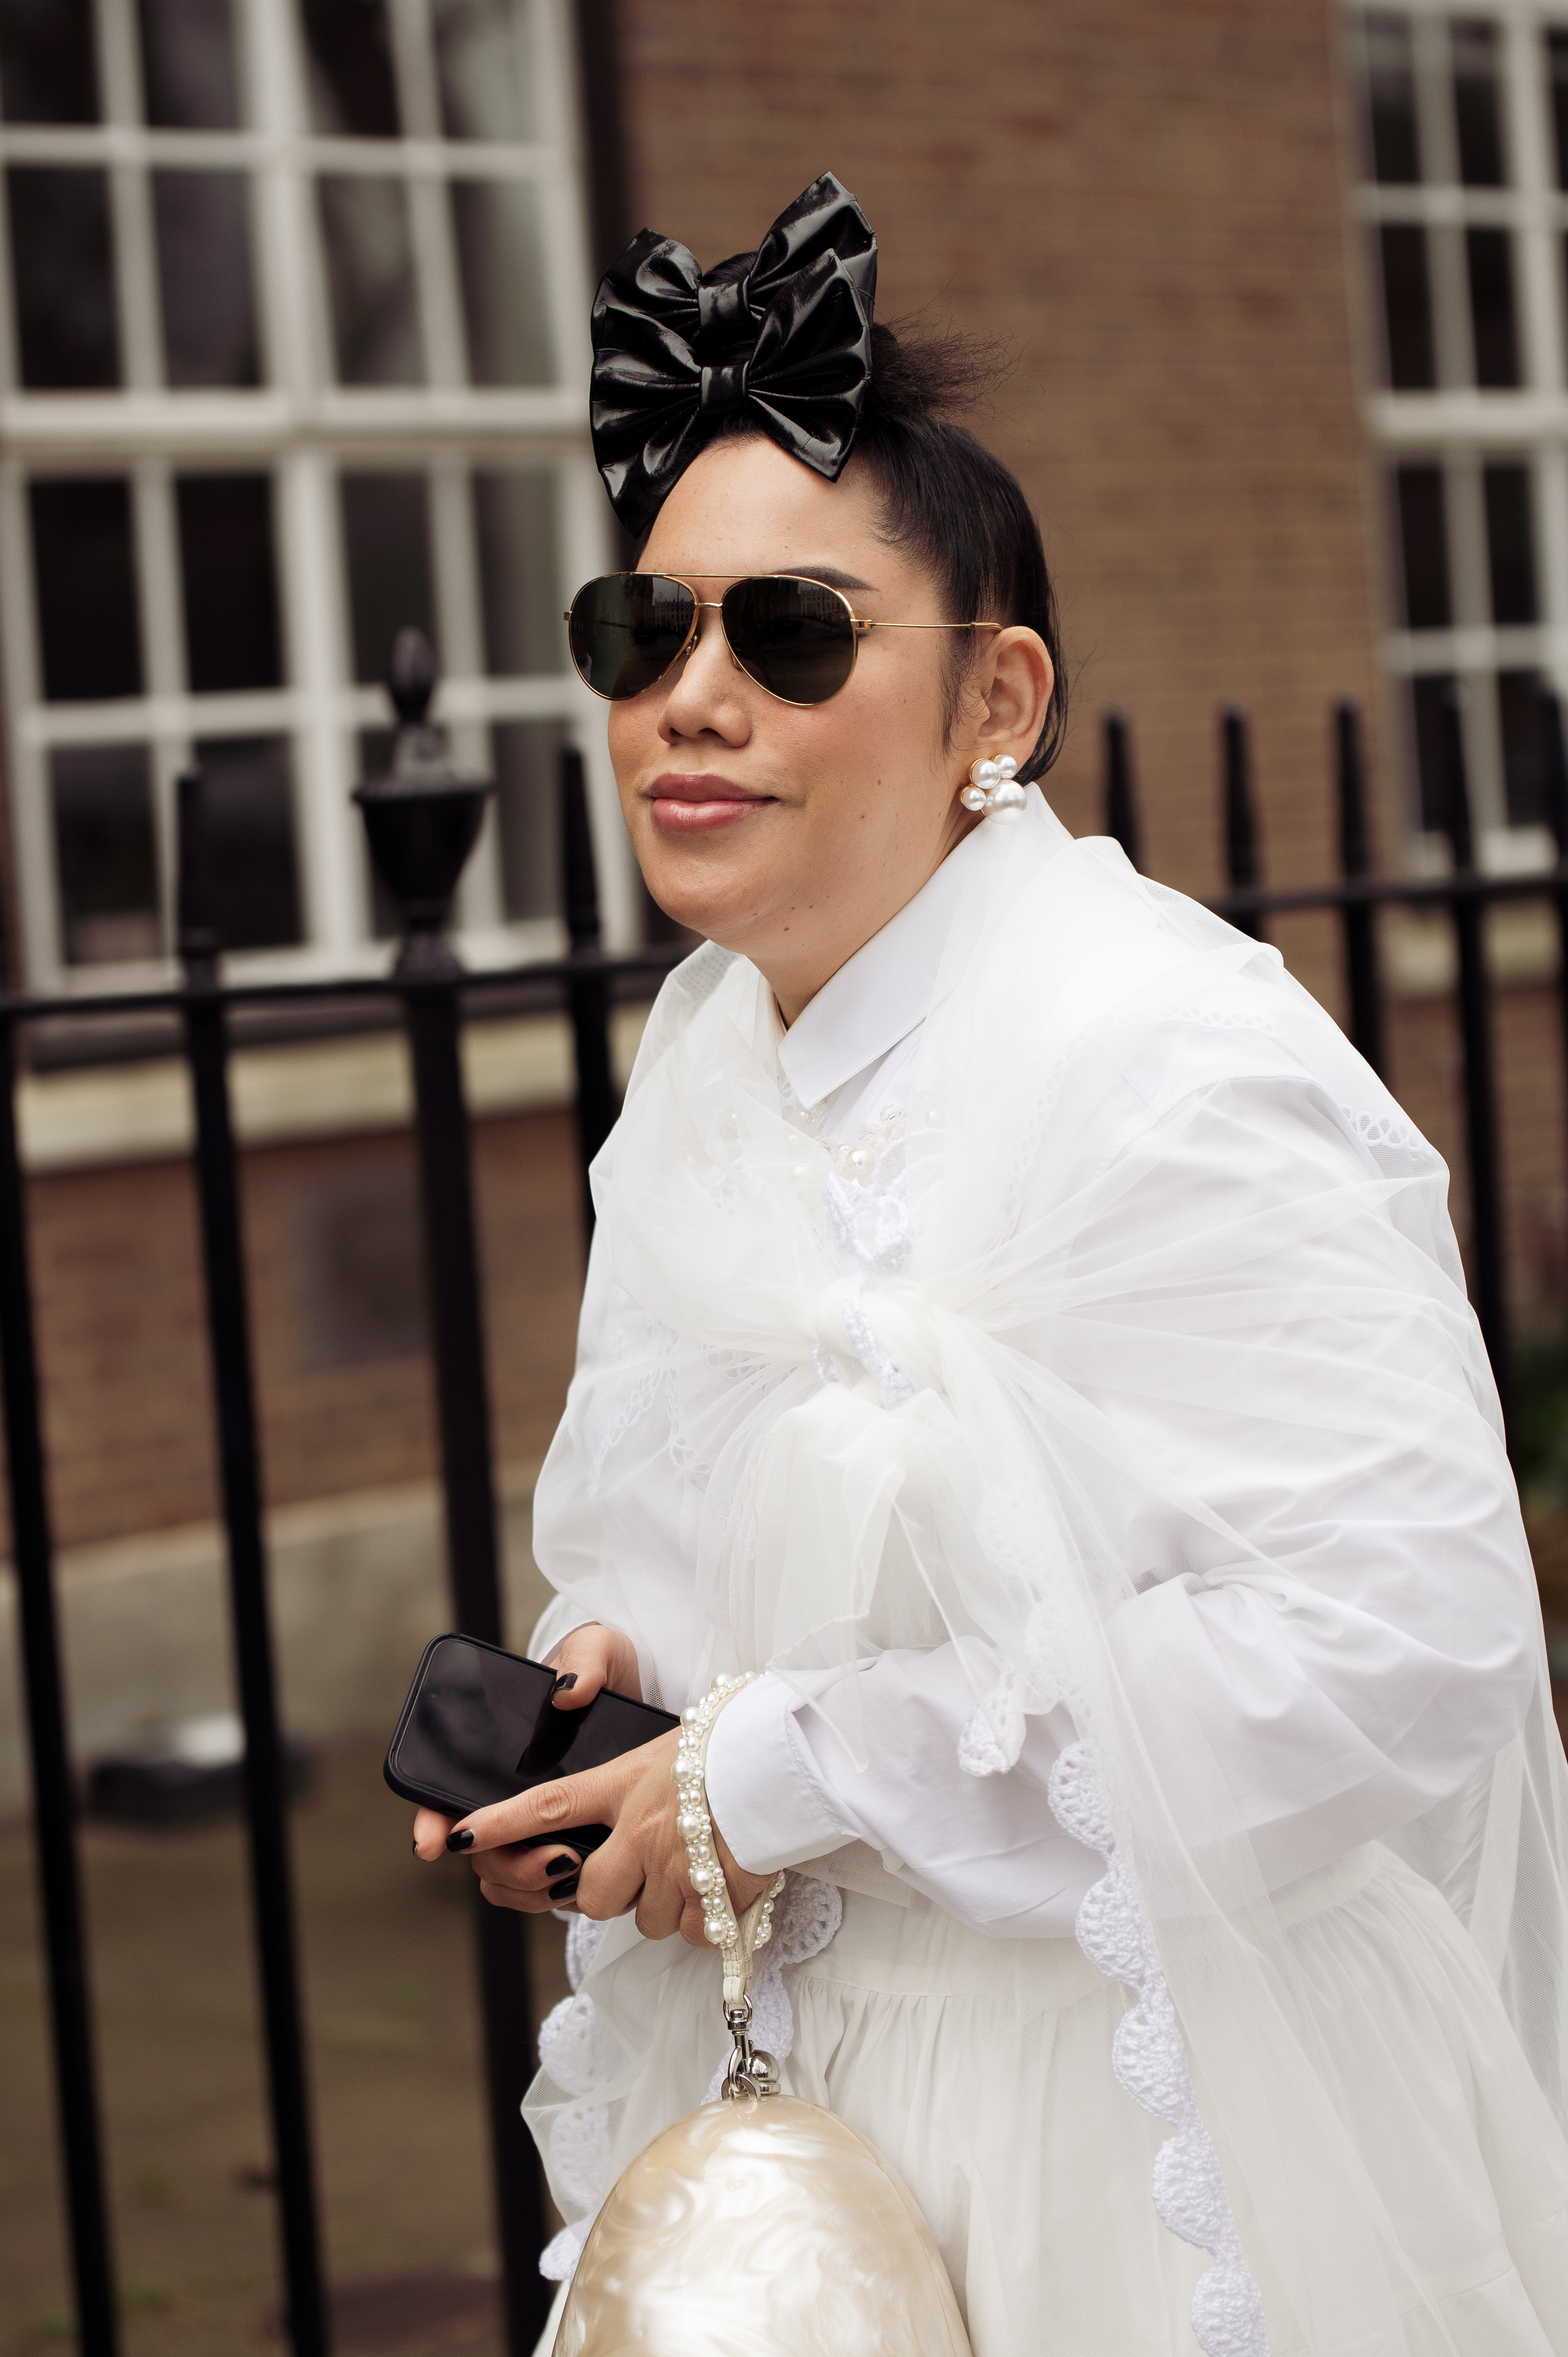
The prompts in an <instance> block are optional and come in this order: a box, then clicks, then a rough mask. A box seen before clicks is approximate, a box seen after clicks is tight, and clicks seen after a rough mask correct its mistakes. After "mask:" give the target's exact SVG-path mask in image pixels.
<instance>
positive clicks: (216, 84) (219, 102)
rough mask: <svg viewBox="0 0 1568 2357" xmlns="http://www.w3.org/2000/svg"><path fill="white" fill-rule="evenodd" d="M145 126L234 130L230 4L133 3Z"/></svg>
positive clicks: (188, 0)
mask: <svg viewBox="0 0 1568 2357" xmlns="http://www.w3.org/2000/svg"><path fill="white" fill-rule="evenodd" d="M136 14H137V16H138V17H139V18H140V20H141V27H142V91H143V97H144V102H145V106H146V110H147V121H148V122H149V123H151V124H156V126H157V128H158V129H159V130H163V131H235V130H237V129H238V128H239V124H240V78H239V75H238V73H237V71H236V70H235V58H234V19H233V16H232V14H231V7H230V0H136Z"/></svg>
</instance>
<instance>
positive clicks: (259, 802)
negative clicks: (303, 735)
mask: <svg viewBox="0 0 1568 2357" xmlns="http://www.w3.org/2000/svg"><path fill="white" fill-rule="evenodd" d="M196 758H197V760H198V762H199V764H200V767H201V770H202V772H203V774H204V775H205V777H206V780H207V820H208V826H209V840H210V843H211V846H212V906H213V916H214V923H215V926H216V930H217V933H218V940H219V944H220V947H221V948H223V949H226V950H270V949H285V948H287V947H289V946H290V945H291V944H292V943H294V942H297V941H298V940H299V939H300V921H299V864H298V860H297V858H296V856H295V841H294V780H293V774H292V765H291V763H290V760H289V749H288V739H287V737H209V738H208V739H207V740H206V741H205V742H204V743H202V744H199V745H198V746H197V748H196Z"/></svg>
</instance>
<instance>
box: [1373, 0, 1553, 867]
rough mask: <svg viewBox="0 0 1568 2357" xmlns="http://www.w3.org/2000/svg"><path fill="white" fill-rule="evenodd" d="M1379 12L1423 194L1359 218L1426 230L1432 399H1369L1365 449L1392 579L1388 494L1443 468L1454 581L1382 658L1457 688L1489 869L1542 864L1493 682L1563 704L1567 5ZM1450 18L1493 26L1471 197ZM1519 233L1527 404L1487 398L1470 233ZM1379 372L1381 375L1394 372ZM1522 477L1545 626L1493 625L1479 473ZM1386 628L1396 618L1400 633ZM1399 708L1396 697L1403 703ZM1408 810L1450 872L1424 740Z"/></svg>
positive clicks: (1402, 190) (1449, 0) (1542, 841)
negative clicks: (1406, 101)
mask: <svg viewBox="0 0 1568 2357" xmlns="http://www.w3.org/2000/svg"><path fill="white" fill-rule="evenodd" d="M1365 13H1367V11H1366V10H1365V8H1364V6H1363V5H1362V0H1356V5H1354V6H1353V7H1351V8H1350V9H1348V23H1349V33H1348V40H1347V52H1348V59H1349V62H1350V67H1351V74H1350V83H1351V94H1352V101H1353V104H1354V107H1355V110H1356V113H1355V123H1354V131H1355V147H1354V154H1355V156H1356V159H1357V164H1358V168H1359V169H1360V170H1365V169H1367V168H1368V167H1367V166H1366V164H1365V162H1364V160H1363V159H1364V156H1365V141H1366V136H1367V133H1366V117H1365V106H1366V92H1365V85H1364V82H1363V81H1362V77H1361V71H1360V48H1359V19H1360V18H1361V16H1363V15H1364V14H1365ZM1371 13H1374V14H1387V15H1391V16H1404V17H1405V18H1406V19H1408V21H1409V23H1410V26H1411V32H1412V49H1413V52H1414V59H1413V62H1414V69H1415V82H1416V111H1417V122H1418V128H1419V135H1420V141H1421V149H1422V170H1423V179H1422V181H1421V183H1420V184H1418V185H1415V186H1411V187H1396V186H1389V185H1383V184H1380V183H1378V182H1375V181H1371V180H1369V179H1366V178H1360V179H1358V181H1357V183H1356V186H1355V188H1354V189H1353V192H1352V196H1351V207H1352V214H1353V218H1354V219H1355V220H1356V221H1358V222H1359V224H1361V225H1362V233H1363V235H1364V237H1365V238H1366V239H1367V240H1368V242H1369V244H1370V241H1371V240H1372V238H1373V237H1374V236H1375V234H1376V231H1377V230H1378V229H1379V228H1380V226H1381V225H1382V224H1383V223H1385V222H1411V223H1415V222H1420V223H1422V224H1423V225H1424V226H1425V227H1426V229H1427V230H1428V231H1429V232H1431V231H1437V232H1438V234H1437V235H1435V236H1433V235H1430V234H1429V237H1428V242H1427V251H1428V268H1429V274H1430V284H1431V291H1432V309H1433V340H1434V356H1435V363H1436V375H1437V381H1438V382H1437V390H1436V391H1434V392H1420V393H1417V392H1398V393H1396V392H1393V391H1391V390H1389V389H1388V388H1387V386H1386V384H1384V385H1380V386H1375V387H1373V388H1372V389H1371V390H1369V392H1368V393H1367V394H1366V397H1365V417H1366V423H1367V428H1368V432H1369V438H1370V441H1371V444H1372V447H1373V450H1374V453H1375V455H1376V457H1377V458H1378V461H1379V464H1380V472H1381V473H1382V475H1383V476H1384V478H1385V479H1386V481H1387V483H1388V485H1389V487H1390V488H1389V496H1388V499H1387V502H1386V512H1387V514H1388V516H1389V518H1390V519H1391V521H1390V522H1389V524H1388V526H1387V529H1388V530H1389V532H1390V533H1391V534H1392V535H1393V544H1392V548H1391V577H1392V579H1393V580H1394V581H1395V582H1396V583H1397V582H1398V580H1399V578H1400V576H1401V571H1402V552H1401V550H1400V548H1399V546H1398V541H1397V531H1396V527H1395V525H1394V523H1393V522H1392V517H1393V513H1394V510H1393V501H1392V493H1391V483H1392V477H1393V472H1394V469H1395V468H1398V467H1400V466H1414V465H1422V464H1426V465H1435V466H1438V467H1440V468H1442V470H1443V476H1444V510H1445V514H1446V519H1447V535H1448V572H1449V585H1450V593H1451V597H1452V601H1453V604H1452V610H1453V615H1454V621H1453V625H1452V627H1451V628H1449V629H1447V630H1405V629H1403V628H1402V627H1392V628H1390V629H1389V630H1386V631H1385V632H1384V634H1383V637H1382V640H1381V643H1380V659H1381V662H1382V665H1383V668H1384V670H1385V672H1386V673H1388V674H1389V675H1390V676H1391V679H1393V680H1394V681H1396V682H1398V683H1399V684H1400V686H1401V688H1402V690H1403V689H1404V687H1405V685H1406V683H1408V682H1409V681H1410V680H1412V678H1414V677H1416V676H1418V675H1420V674H1423V673H1454V674H1455V678H1456V680H1457V682H1458V685H1459V697H1460V708H1461V714H1462V721H1463V730H1464V740H1465V761H1466V777H1467V781H1468V785H1469V791H1470V802H1471V809H1472V817H1473V822H1474V824H1475V828H1476V834H1477V846H1478V852H1479V856H1481V857H1482V859H1483V863H1484V864H1485V865H1487V866H1491V867H1497V868H1502V867H1520V866H1536V865H1545V864H1548V863H1549V862H1550V861H1552V860H1553V859H1555V857H1556V848H1555V845H1553V844H1552V842H1551V841H1550V838H1549V837H1548V836H1547V834H1546V831H1545V829H1544V828H1540V827H1520V826H1512V825H1510V824H1509V814H1508V804H1507V797H1506V792H1505V787H1504V778H1503V759H1502V739H1501V730H1500V727H1499V725H1498V706H1497V695H1496V691H1495V687H1494V685H1493V681H1494V678H1495V674H1496V673H1498V672H1499V671H1539V672H1540V673H1541V674H1542V676H1543V677H1544V678H1545V679H1546V680H1547V681H1548V682H1549V683H1551V684H1552V687H1553V688H1554V689H1555V691H1556V693H1557V694H1559V695H1560V696H1564V697H1568V382H1565V373H1564V332H1565V322H1564V276H1563V272H1564V258H1563V257H1564V247H1563V241H1564V238H1565V236H1568V191H1564V190H1561V189H1559V188H1558V187H1557V169H1556V155H1555V140H1554V134H1553V129H1552V102H1551V84H1550V80H1549V77H1548V73H1547V70H1546V36H1547V34H1548V33H1549V32H1551V31H1553V30H1561V31H1563V32H1568V0H1472V5H1468V6H1466V5H1458V0H1388V5H1387V6H1386V7H1385V8H1382V9H1379V8H1376V7H1374V8H1373V10H1372V11H1371ZM1454 19H1460V20H1465V19H1469V20H1483V21H1486V22H1489V23H1491V24H1493V25H1495V26H1496V27H1497V30H1498V83H1499V88H1500V91H1501V95H1502V105H1503V118H1504V126H1503V127H1504V142H1505V152H1506V154H1507V156H1508V158H1509V184H1508V185H1507V186H1506V187H1504V188H1465V187H1463V186H1461V184H1460V181H1459V173H1458V161H1457V154H1456V143H1455V130H1454V114H1453V102H1452V96H1451V91H1452V75H1451V68H1450V65H1449V48H1448V33H1447V27H1448V24H1449V23H1450V21H1452V20H1454ZM1480 226H1492V227H1497V228H1506V229H1508V230H1509V231H1511V232H1512V239H1513V257H1514V299H1515V308H1516V324H1517V328H1518V333H1519V342H1520V379H1521V382H1520V386H1519V387H1518V389H1509V390H1502V389H1488V390H1485V391H1482V390H1480V389H1478V388H1477V387H1476V385H1475V383H1474V381H1473V370H1472V367H1471V356H1470V339H1471V328H1470V317H1469V307H1468V299H1467V291H1466V280H1465V265H1464V257H1463V251H1462V243H1461V240H1462V235H1463V231H1464V230H1465V229H1466V228H1467V227H1480ZM1369 276H1370V285H1371V295H1372V307H1373V312H1374V317H1373V323H1372V324H1373V336H1374V349H1375V350H1377V351H1378V352H1379V354H1380V357H1381V354H1382V348H1383V336H1384V315H1383V307H1382V293H1381V287H1380V283H1379V273H1378V269H1377V266H1376V263H1375V261H1374V262H1373V263H1372V264H1371V266H1370V273H1369ZM1380 373H1384V374H1386V371H1380ZM1507 462H1512V463H1517V464H1522V465H1524V466H1525V467H1526V468H1528V469H1529V473H1530V485H1531V518H1532V524H1533V533H1534V543H1535V563H1536V579H1537V601H1538V608H1539V614H1540V619H1539V620H1538V621H1536V622H1535V623H1533V624H1530V625H1520V626H1518V627H1512V628H1498V627H1495V626H1494V625H1493V623H1492V620H1491V618H1490V617H1491V597H1490V587H1489V581H1488V576H1487V537H1486V520H1485V513H1484V508H1483V501H1482V482H1481V478H1482V469H1483V468H1484V467H1485V466H1486V465H1487V464H1488V463H1507ZM1391 619H1392V618H1391ZM1404 701H1405V698H1404V697H1403V696H1402V702H1404ZM1407 751H1408V766H1409V773H1410V792H1409V797H1408V802H1407V808H1408V810H1409V812H1410V813H1411V817H1410V824H1411V828H1412V834H1414V835H1415V843H1414V846H1413V847H1414V850H1415V853H1416V856H1417V857H1418V859H1419V858H1420V856H1421V855H1422V853H1423V851H1424V852H1428V853H1430V854H1431V855H1433V856H1434V858H1440V857H1441V856H1444V853H1445V846H1443V847H1442V849H1441V850H1440V848H1439V845H1438V844H1437V843H1436V842H1434V841H1432V840H1431V839H1429V840H1428V841H1427V842H1426V843H1424V844H1423V841H1422V839H1421V837H1420V833H1419V818H1418V815H1417V813H1419V808H1420V804H1419V799H1418V795H1417V791H1416V786H1415V759H1414V748H1413V743H1411V744H1410V745H1409V747H1408V748H1407Z"/></svg>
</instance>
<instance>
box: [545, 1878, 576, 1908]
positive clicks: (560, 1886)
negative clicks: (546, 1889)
mask: <svg viewBox="0 0 1568 2357" xmlns="http://www.w3.org/2000/svg"><path fill="white" fill-rule="evenodd" d="M550 1896H551V1898H552V1899H553V1900H554V1901H555V1904H556V1905H557V1907H559V1906H561V1905H562V1904H563V1903H564V1901H565V1900H568V1899H575V1897H576V1896H577V1878H576V1876H575V1875H574V1876H573V1877H572V1879H571V1881H570V1882H557V1883H556V1884H555V1885H554V1886H553V1889H552V1890H551V1893H550Z"/></svg>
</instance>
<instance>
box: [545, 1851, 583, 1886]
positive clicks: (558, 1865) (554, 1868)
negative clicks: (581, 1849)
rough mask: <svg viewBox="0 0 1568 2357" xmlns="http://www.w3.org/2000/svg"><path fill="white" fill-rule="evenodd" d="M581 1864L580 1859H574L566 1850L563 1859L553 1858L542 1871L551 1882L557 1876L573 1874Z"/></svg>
mask: <svg viewBox="0 0 1568 2357" xmlns="http://www.w3.org/2000/svg"><path fill="white" fill-rule="evenodd" d="M582 1863H583V1861H582V1859H581V1858H580V1857H573V1855H572V1853H571V1851H570V1850H568V1851H567V1852H566V1855H565V1857H553V1858H552V1859H551V1861H550V1863H549V1865H548V1866H547V1867H545V1869H544V1871H545V1873H546V1874H547V1875H548V1876H549V1877H550V1878H551V1880H552V1882H553V1881H554V1879H555V1877H556V1876H557V1875H558V1874H575V1873H576V1872H577V1871H578V1869H579V1867H581V1866H582Z"/></svg>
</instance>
